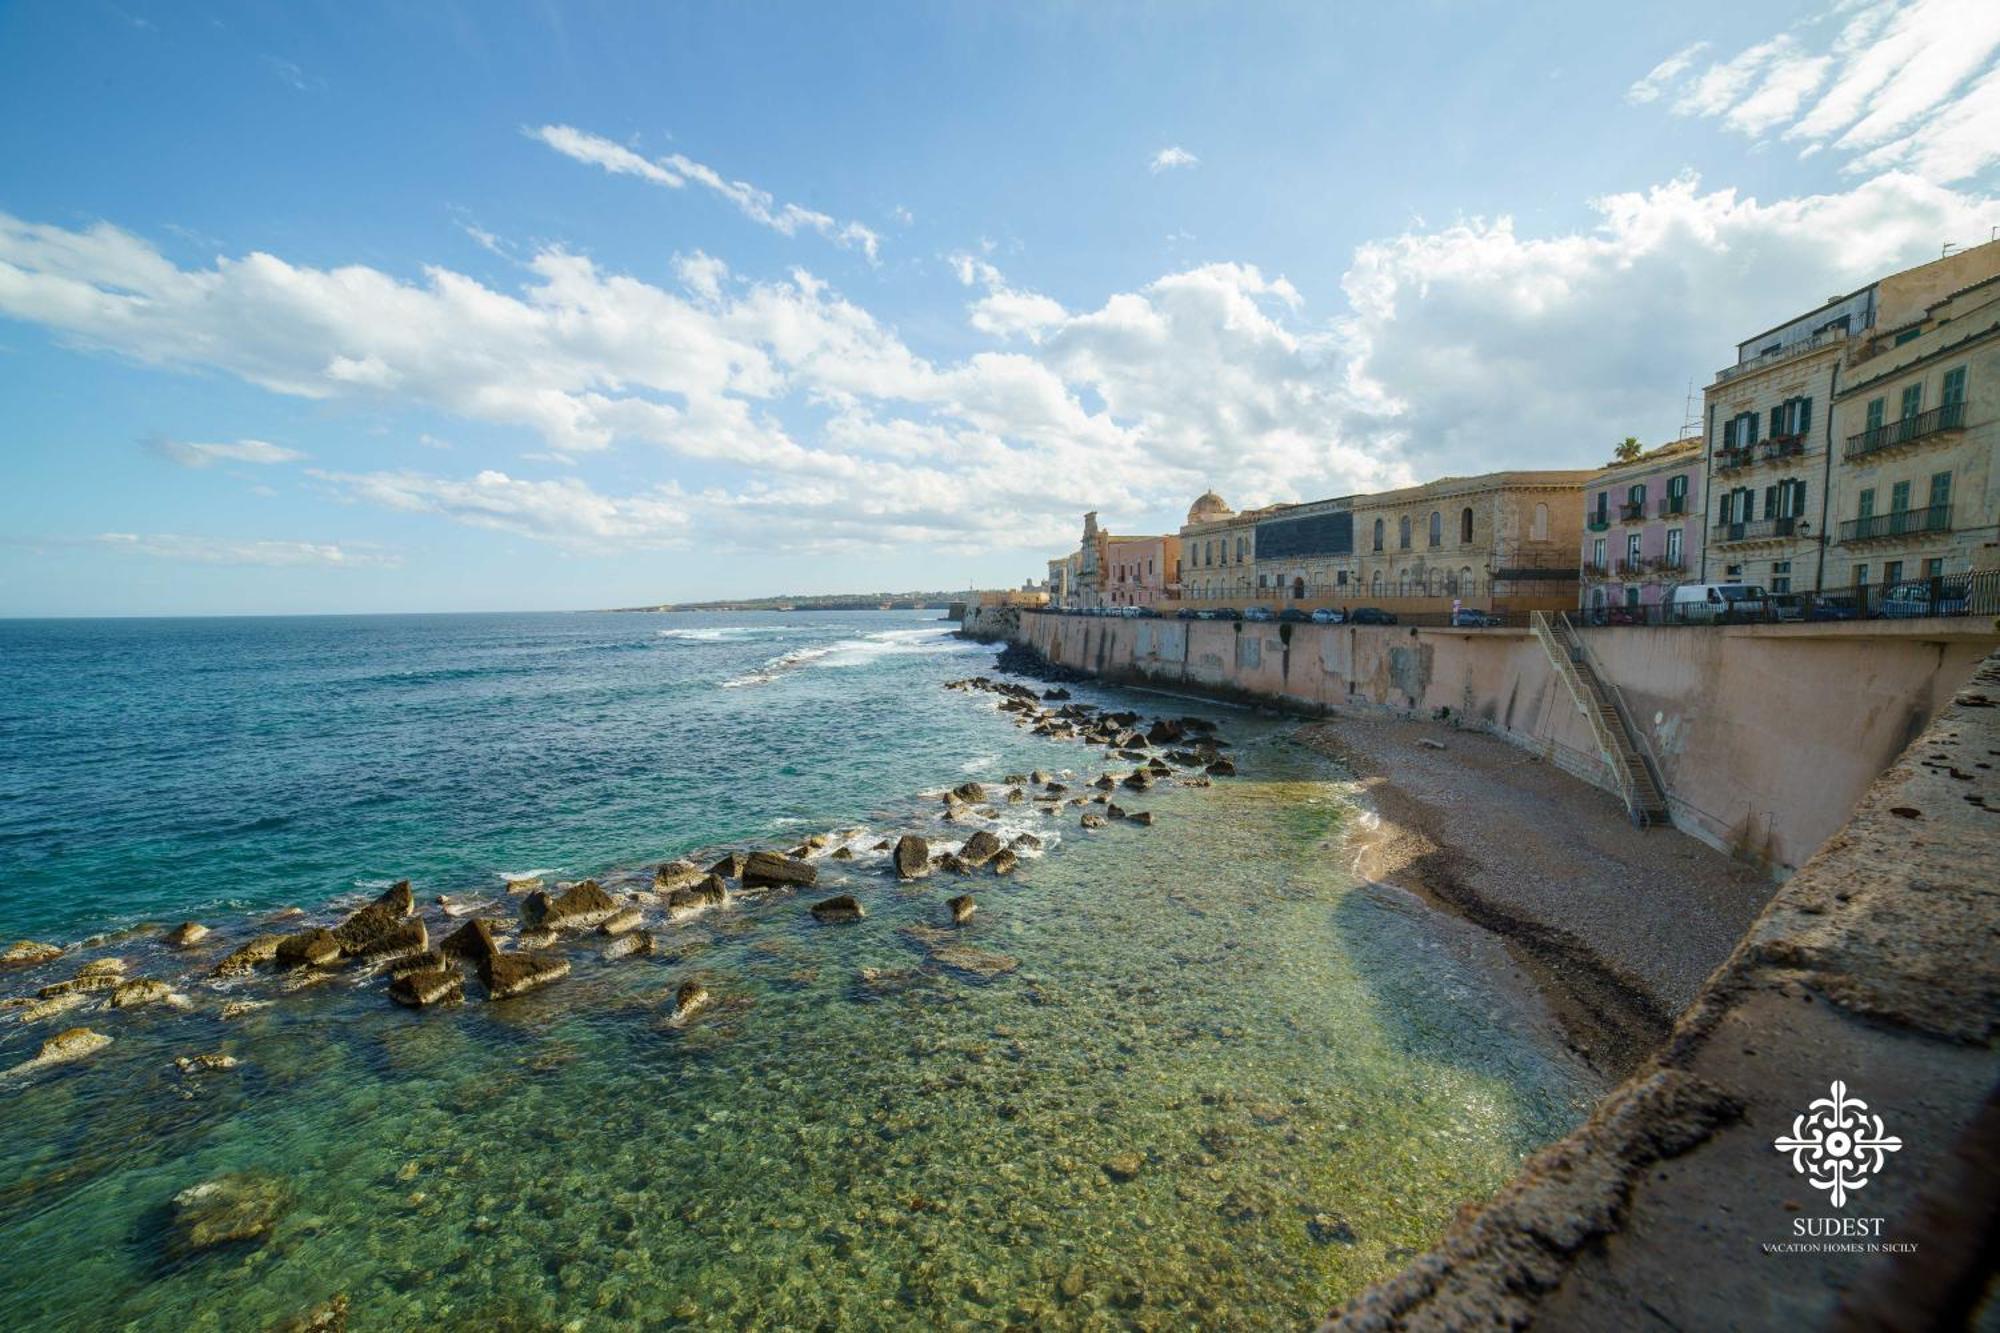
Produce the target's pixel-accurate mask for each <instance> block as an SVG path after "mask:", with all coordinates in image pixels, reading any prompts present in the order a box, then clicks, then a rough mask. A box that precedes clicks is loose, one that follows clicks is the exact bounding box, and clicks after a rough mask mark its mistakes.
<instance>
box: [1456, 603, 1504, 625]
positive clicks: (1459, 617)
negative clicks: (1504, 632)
mask: <svg viewBox="0 0 2000 1333" xmlns="http://www.w3.org/2000/svg"><path fill="white" fill-rule="evenodd" d="M1451 625H1452V628H1453V629H1495V628H1498V627H1499V625H1500V617H1498V616H1496V615H1494V614H1493V613H1492V612H1491V611H1475V610H1473V609H1472V608H1471V607H1469V606H1464V607H1460V608H1459V609H1458V610H1456V611H1454V612H1452V613H1451Z"/></svg>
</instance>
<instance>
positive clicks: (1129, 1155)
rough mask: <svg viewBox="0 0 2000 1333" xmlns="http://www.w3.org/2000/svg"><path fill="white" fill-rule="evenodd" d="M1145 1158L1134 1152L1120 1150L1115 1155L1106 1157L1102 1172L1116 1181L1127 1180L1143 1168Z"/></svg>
mask: <svg viewBox="0 0 2000 1333" xmlns="http://www.w3.org/2000/svg"><path fill="white" fill-rule="evenodd" d="M1145 1166H1146V1159H1145V1157H1144V1156H1143V1155H1141V1154H1139V1153H1135V1152H1121V1153H1119V1154H1118V1155H1117V1156H1116V1157H1111V1158H1107V1159H1106V1160H1105V1163H1104V1174H1105V1175H1107V1176H1110V1177H1111V1178H1112V1179H1113V1180H1116V1181H1121V1182H1122V1181H1127V1180H1131V1179H1132V1178H1133V1177H1135V1176H1137V1175H1138V1174H1139V1172H1141V1171H1142V1170H1144V1169H1145Z"/></svg>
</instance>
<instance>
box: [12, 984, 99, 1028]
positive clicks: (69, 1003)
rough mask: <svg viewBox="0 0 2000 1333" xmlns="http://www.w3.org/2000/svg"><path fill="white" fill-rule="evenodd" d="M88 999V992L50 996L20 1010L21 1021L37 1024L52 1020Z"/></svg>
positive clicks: (78, 991)
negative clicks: (44, 1020)
mask: <svg viewBox="0 0 2000 1333" xmlns="http://www.w3.org/2000/svg"><path fill="white" fill-rule="evenodd" d="M89 998H90V993H89V992H88V991H80V990H77V991H64V992H63V993H62V994H60V995H51V996H49V997H48V998H46V999H40V1000H33V1001H30V1002H29V1003H28V1004H27V1005H25V1006H24V1007H23V1008H22V1009H21V1021H22V1022H23V1023H39V1022H41V1021H42V1020H43V1019H45V1018H54V1017H55V1016H56V1015H57V1014H60V1013H64V1012H66V1011H68V1010H71V1009H74V1008H76V1007H77V1006H78V1005H80V1004H82V1003H83V1002H84V1001H85V1000H88V999H89Z"/></svg>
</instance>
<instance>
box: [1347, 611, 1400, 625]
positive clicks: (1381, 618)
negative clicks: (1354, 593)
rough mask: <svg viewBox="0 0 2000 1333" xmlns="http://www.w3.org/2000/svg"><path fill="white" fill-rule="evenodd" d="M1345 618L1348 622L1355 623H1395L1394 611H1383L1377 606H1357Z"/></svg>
mask: <svg viewBox="0 0 2000 1333" xmlns="http://www.w3.org/2000/svg"><path fill="white" fill-rule="evenodd" d="M1347 619H1348V621H1349V622H1350V623H1352V624H1356V625H1393V624H1395V623H1396V616H1395V613H1393V612H1390V611H1384V610H1383V609H1382V608H1381V607H1379V606H1363V607H1359V608H1357V609H1356V610H1354V611H1353V612H1351V613H1350V614H1349V615H1348V617H1347Z"/></svg>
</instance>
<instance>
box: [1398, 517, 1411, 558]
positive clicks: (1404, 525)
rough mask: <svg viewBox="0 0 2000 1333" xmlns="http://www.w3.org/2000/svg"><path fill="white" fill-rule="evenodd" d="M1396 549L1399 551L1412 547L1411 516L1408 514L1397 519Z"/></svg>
mask: <svg viewBox="0 0 2000 1333" xmlns="http://www.w3.org/2000/svg"><path fill="white" fill-rule="evenodd" d="M1396 549H1397V550H1399V551H1407V550H1409V549H1410V516H1409V515H1408V514H1405V515H1403V516H1402V517H1401V518H1399V519H1397V520H1396Z"/></svg>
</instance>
